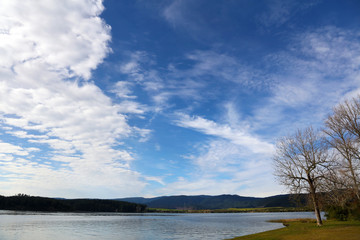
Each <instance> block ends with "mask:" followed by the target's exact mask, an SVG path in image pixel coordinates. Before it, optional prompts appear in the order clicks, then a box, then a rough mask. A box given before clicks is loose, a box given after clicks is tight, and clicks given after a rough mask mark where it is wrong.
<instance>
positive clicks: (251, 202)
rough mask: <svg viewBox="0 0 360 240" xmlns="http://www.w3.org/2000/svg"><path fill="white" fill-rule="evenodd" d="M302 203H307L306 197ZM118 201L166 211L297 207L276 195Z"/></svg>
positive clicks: (292, 202) (167, 197) (203, 196)
mask: <svg viewBox="0 0 360 240" xmlns="http://www.w3.org/2000/svg"><path fill="white" fill-rule="evenodd" d="M300 199H301V202H302V203H304V202H306V201H305V199H306V197H305V196H304V195H302V196H300ZM116 200H122V201H128V202H133V203H139V204H146V205H147V206H148V207H149V208H166V209H192V210H203V209H226V208H260V207H296V206H297V204H296V203H295V201H293V200H292V199H291V195H289V194H285V195H276V196H271V197H265V198H256V197H242V196H238V195H218V196H208V195H198V196H186V195H180V196H164V197H156V198H141V197H138V198H120V199H116Z"/></svg>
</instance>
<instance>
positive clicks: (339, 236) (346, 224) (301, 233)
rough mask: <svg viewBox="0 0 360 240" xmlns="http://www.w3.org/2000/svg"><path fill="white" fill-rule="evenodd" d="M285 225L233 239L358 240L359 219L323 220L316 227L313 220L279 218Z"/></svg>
mask: <svg viewBox="0 0 360 240" xmlns="http://www.w3.org/2000/svg"><path fill="white" fill-rule="evenodd" d="M281 222H282V223H283V224H284V225H286V226H287V227H285V228H281V229H276V230H272V231H267V232H262V233H257V234H252V235H247V236H242V237H237V238H234V239H233V240H359V239H360V221H330V220H329V221H325V222H324V225H323V226H321V227H318V226H317V225H316V223H315V221H314V220H309V219H305V220H302V219H295V220H281Z"/></svg>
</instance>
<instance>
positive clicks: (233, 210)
mask: <svg viewBox="0 0 360 240" xmlns="http://www.w3.org/2000/svg"><path fill="white" fill-rule="evenodd" d="M147 211H148V212H157V213H247V212H306V211H312V210H311V209H309V208H294V207H288V208H285V207H268V208H226V209H205V210H182V209H164V208H148V209H147Z"/></svg>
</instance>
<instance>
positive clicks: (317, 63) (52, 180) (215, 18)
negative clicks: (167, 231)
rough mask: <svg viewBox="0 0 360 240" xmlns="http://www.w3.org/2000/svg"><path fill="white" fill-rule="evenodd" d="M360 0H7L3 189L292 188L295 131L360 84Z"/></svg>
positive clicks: (108, 194) (1, 79)
mask: <svg viewBox="0 0 360 240" xmlns="http://www.w3.org/2000/svg"><path fill="white" fill-rule="evenodd" d="M359 13H360V2H359V1H358V0H353V1H352V0H346V1H337V0H336V1H335V0H322V1H321V0H318V1H317V0H312V1H307V0H304V1H300V0H286V1H279V0H258V1H253V0H226V1H218V0H105V1H100V0H62V1H57V0H1V1H0V195H14V194H18V193H25V194H29V195H37V196H48V197H66V198H80V197H89V198H119V197H136V196H139V197H153V196H164V195H182V194H183V195H200V194H207V195H219V194H238V195H242V196H256V197H266V196H271V195H276V194H284V193H286V192H287V191H286V189H284V187H282V186H281V185H279V184H278V182H277V181H276V179H275V177H274V176H273V172H274V169H273V163H272V156H273V154H274V151H275V149H276V142H277V140H278V139H279V138H281V137H282V136H286V135H289V134H292V133H293V132H295V131H296V130H297V129H302V128H305V127H308V126H310V125H312V126H313V127H314V128H320V127H321V126H322V123H323V121H324V119H325V118H326V116H327V115H328V114H330V113H331V109H332V107H333V106H335V105H336V104H338V103H339V102H341V101H343V100H344V99H347V98H351V97H354V96H356V95H357V94H358V93H360V14H359Z"/></svg>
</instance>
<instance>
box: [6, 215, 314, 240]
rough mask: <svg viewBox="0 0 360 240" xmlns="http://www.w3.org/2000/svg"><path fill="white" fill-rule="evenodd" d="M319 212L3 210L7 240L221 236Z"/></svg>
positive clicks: (262, 228) (276, 225)
mask: <svg viewBox="0 0 360 240" xmlns="http://www.w3.org/2000/svg"><path fill="white" fill-rule="evenodd" d="M313 217H314V214H313V213H304V212H303V213H207V214H121V213H114V214H108V213H104V214H101V213H31V212H15V211H0V239H1V240H29V239H30V240H32V239H34V240H48V239H52V240H63V239H68V240H77V239H89V240H95V239H103V240H115V239H116V240H118V239H119V240H120V239H124V240H152V239H156V240H165V239H186V240H200V239H201V240H204V239H209V240H212V239H213V240H218V239H225V238H231V237H235V236H241V235H247V234H251V233H256V232H261V231H267V230H271V229H276V228H281V227H282V224H280V223H269V222H266V221H267V220H271V219H284V218H313Z"/></svg>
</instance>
